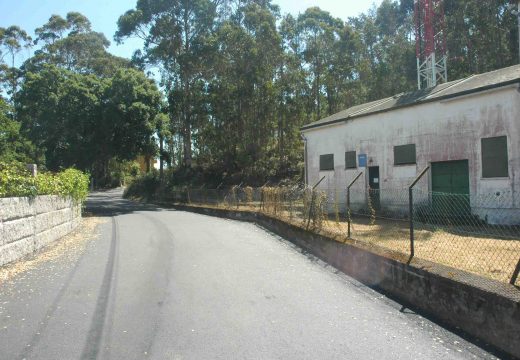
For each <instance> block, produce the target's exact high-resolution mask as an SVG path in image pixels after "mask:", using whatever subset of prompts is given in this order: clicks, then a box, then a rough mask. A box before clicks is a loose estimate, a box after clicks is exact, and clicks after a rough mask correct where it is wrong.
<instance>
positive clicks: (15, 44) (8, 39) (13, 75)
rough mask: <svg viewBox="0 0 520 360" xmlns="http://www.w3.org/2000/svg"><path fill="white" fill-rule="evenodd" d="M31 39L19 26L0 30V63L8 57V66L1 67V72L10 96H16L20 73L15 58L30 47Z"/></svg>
mask: <svg viewBox="0 0 520 360" xmlns="http://www.w3.org/2000/svg"><path fill="white" fill-rule="evenodd" d="M31 40H32V39H31V37H30V36H29V35H28V34H27V32H26V31H25V30H23V29H21V28H20V27H19V26H15V25H13V26H9V27H8V28H6V29H3V28H0V63H2V62H3V61H4V58H5V56H9V57H10V59H9V60H10V66H5V65H4V66H3V72H4V74H5V75H4V76H5V79H6V82H7V83H8V84H9V85H8V91H7V93H8V94H9V95H11V96H14V95H15V94H16V90H17V88H18V80H19V78H20V75H21V73H20V71H19V70H18V69H17V68H16V66H15V60H16V56H17V55H18V54H19V53H20V52H21V51H23V50H24V49H28V48H30V47H31Z"/></svg>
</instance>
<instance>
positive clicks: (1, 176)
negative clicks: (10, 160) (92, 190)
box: [0, 163, 89, 202]
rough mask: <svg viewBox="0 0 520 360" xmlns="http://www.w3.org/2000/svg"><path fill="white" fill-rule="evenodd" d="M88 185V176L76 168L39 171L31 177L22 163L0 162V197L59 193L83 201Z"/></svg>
mask: <svg viewBox="0 0 520 360" xmlns="http://www.w3.org/2000/svg"><path fill="white" fill-rule="evenodd" d="M88 185H89V176H88V175H87V174H84V173H83V172H81V171H79V170H76V169H67V170H65V171H62V172H59V173H55V174H54V173H50V172H41V173H38V176H36V177H33V176H32V175H31V174H30V173H29V171H27V170H26V169H25V168H24V167H23V165H20V164H5V163H0V198H2V197H16V196H29V197H34V196H37V195H61V196H70V197H72V198H73V199H74V200H75V201H77V202H83V201H84V200H85V199H86V198H87V195H88Z"/></svg>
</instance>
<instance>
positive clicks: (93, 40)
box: [23, 12, 129, 77]
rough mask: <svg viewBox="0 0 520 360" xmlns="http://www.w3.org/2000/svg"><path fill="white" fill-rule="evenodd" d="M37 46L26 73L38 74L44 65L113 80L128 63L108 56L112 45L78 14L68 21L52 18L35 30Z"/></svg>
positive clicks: (67, 19)
mask: <svg viewBox="0 0 520 360" xmlns="http://www.w3.org/2000/svg"><path fill="white" fill-rule="evenodd" d="M35 33H36V35H37V37H36V39H35V44H39V45H42V47H41V48H40V49H38V50H37V51H35V54H34V56H33V57H32V58H31V59H29V60H28V61H27V62H26V63H25V64H24V66H23V69H24V71H32V72H34V71H38V69H40V68H41V67H42V66H43V65H44V64H54V65H56V66H58V67H62V68H64V69H67V70H70V71H74V72H77V73H82V74H95V75H98V76H103V77H110V76H112V74H114V73H115V72H116V70H117V69H119V68H121V67H128V66H129V61H128V60H126V59H122V58H119V57H116V56H114V55H112V54H110V53H108V51H107V49H108V47H109V45H110V42H109V41H108V40H107V38H106V37H105V35H103V34H102V33H98V32H95V31H92V28H91V23H90V20H89V19H88V18H87V17H85V16H84V15H82V14H80V13H77V12H69V13H68V14H67V16H66V18H65V19H64V18H62V17H61V16H59V15H52V16H51V17H50V18H49V20H48V22H47V23H45V24H44V25H42V26H41V27H39V28H37V29H36V30H35Z"/></svg>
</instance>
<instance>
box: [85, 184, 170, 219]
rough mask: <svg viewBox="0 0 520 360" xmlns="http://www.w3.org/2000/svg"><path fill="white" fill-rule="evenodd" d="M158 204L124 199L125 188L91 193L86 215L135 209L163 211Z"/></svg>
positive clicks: (118, 212) (105, 214)
mask: <svg viewBox="0 0 520 360" xmlns="http://www.w3.org/2000/svg"><path fill="white" fill-rule="evenodd" d="M162 210H163V209H161V208H160V207H158V206H155V205H151V204H143V203H138V202H135V201H130V200H126V199H123V188H117V189H110V190H106V191H95V192H92V193H90V195H89V197H88V199H87V201H86V202H85V211H84V216H101V217H103V216H117V215H123V214H129V213H132V212H135V211H162Z"/></svg>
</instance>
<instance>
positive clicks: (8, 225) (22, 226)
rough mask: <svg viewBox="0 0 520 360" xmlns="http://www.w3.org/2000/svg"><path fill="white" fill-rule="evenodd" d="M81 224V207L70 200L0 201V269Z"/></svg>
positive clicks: (25, 199)
mask: <svg viewBox="0 0 520 360" xmlns="http://www.w3.org/2000/svg"><path fill="white" fill-rule="evenodd" d="M80 221H81V206H80V205H76V204H74V202H73V201H72V199H71V198H63V197H60V196H55V195H45V196H37V197H35V198H27V197H20V198H0V266H2V265H4V264H7V263H9V262H12V261H15V260H18V259H19V258H21V257H23V256H25V255H27V254H30V253H32V252H34V251H36V250H38V249H40V248H42V247H44V246H46V245H47V244H49V243H51V242H53V241H55V240H57V239H59V238H61V237H62V236H65V235H66V234H68V233H69V232H71V231H72V230H74V229H75V228H76V227H77V226H78V225H79V223H80Z"/></svg>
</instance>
